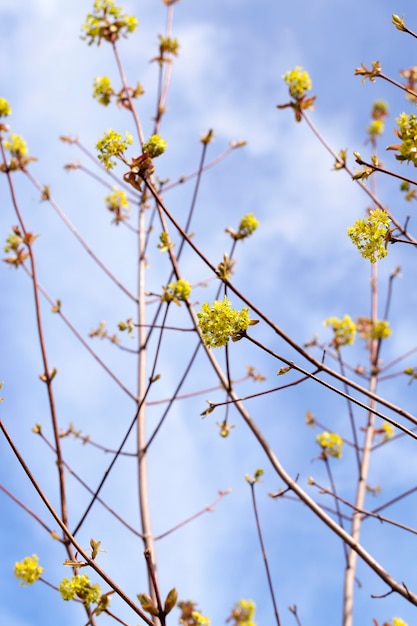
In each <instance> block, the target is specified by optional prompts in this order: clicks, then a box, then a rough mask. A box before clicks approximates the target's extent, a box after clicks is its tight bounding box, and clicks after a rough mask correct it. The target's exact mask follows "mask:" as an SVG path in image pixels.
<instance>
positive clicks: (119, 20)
mask: <svg viewBox="0 0 417 626" xmlns="http://www.w3.org/2000/svg"><path fill="white" fill-rule="evenodd" d="M137 25H138V21H137V19H136V17H133V16H131V15H124V14H123V13H122V9H121V7H118V6H116V5H115V3H114V0H94V7H93V12H92V13H88V15H87V18H86V21H85V24H83V27H82V29H83V31H84V33H85V34H84V35H83V37H82V38H83V39H89V42H88V45H89V46H91V44H93V43H94V42H95V41H97V45H100V43H101V40H102V39H104V40H105V41H108V42H110V43H114V42H116V41H117V40H118V39H119V37H120V35H123V37H126V36H127V33H133V31H134V30H135V29H136V26H137Z"/></svg>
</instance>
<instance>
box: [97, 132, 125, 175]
mask: <svg viewBox="0 0 417 626" xmlns="http://www.w3.org/2000/svg"><path fill="white" fill-rule="evenodd" d="M125 136H126V139H123V138H122V136H121V135H119V133H116V132H115V131H114V130H112V129H111V128H110V129H109V130H108V131H106V132H105V133H104V136H103V137H102V139H99V140H98V141H97V143H96V148H97V150H98V152H99V155H98V158H99V160H100V161H101V162H102V163H103V165H104V167H105V168H106V169H108V170H110V169H112V167H115V166H116V161H115V160H114V159H115V158H119V159H122V160H124V159H123V153H124V152H125V151H126V150H127V146H128V145H129V144H131V143H133V138H132V135H131V134H130V133H125Z"/></svg>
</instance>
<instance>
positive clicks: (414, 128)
mask: <svg viewBox="0 0 417 626" xmlns="http://www.w3.org/2000/svg"><path fill="white" fill-rule="evenodd" d="M395 121H396V122H397V124H398V128H396V129H395V130H394V132H395V134H396V135H397V137H398V138H399V139H400V140H401V144H399V145H393V146H389V149H390V150H396V151H398V153H399V154H396V155H395V158H396V159H397V160H398V161H408V162H411V163H412V164H413V165H414V167H417V115H415V114H414V113H411V114H410V115H407V113H401V115H400V116H399V117H397V119H396V120H395Z"/></svg>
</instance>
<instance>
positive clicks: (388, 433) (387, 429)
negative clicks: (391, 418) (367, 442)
mask: <svg viewBox="0 0 417 626" xmlns="http://www.w3.org/2000/svg"><path fill="white" fill-rule="evenodd" d="M382 430H383V431H384V436H383V438H382V441H389V440H390V439H392V438H393V437H394V435H395V430H394V426H393V425H392V424H389V422H384V423H383V424H382Z"/></svg>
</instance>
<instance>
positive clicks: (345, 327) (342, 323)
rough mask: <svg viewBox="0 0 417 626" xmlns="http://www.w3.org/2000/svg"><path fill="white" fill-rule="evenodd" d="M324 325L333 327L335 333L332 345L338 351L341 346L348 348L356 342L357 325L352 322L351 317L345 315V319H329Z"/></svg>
mask: <svg viewBox="0 0 417 626" xmlns="http://www.w3.org/2000/svg"><path fill="white" fill-rule="evenodd" d="M323 324H324V325H325V326H331V328H332V330H333V333H334V338H333V340H332V344H333V346H334V347H335V348H336V350H338V349H339V348H340V346H347V345H349V344H351V343H353V342H354V341H355V334H356V324H355V323H354V322H353V321H352V319H351V317H350V315H345V317H344V318H343V319H340V318H338V317H329V318H328V319H327V320H325V321H324V322H323Z"/></svg>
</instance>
